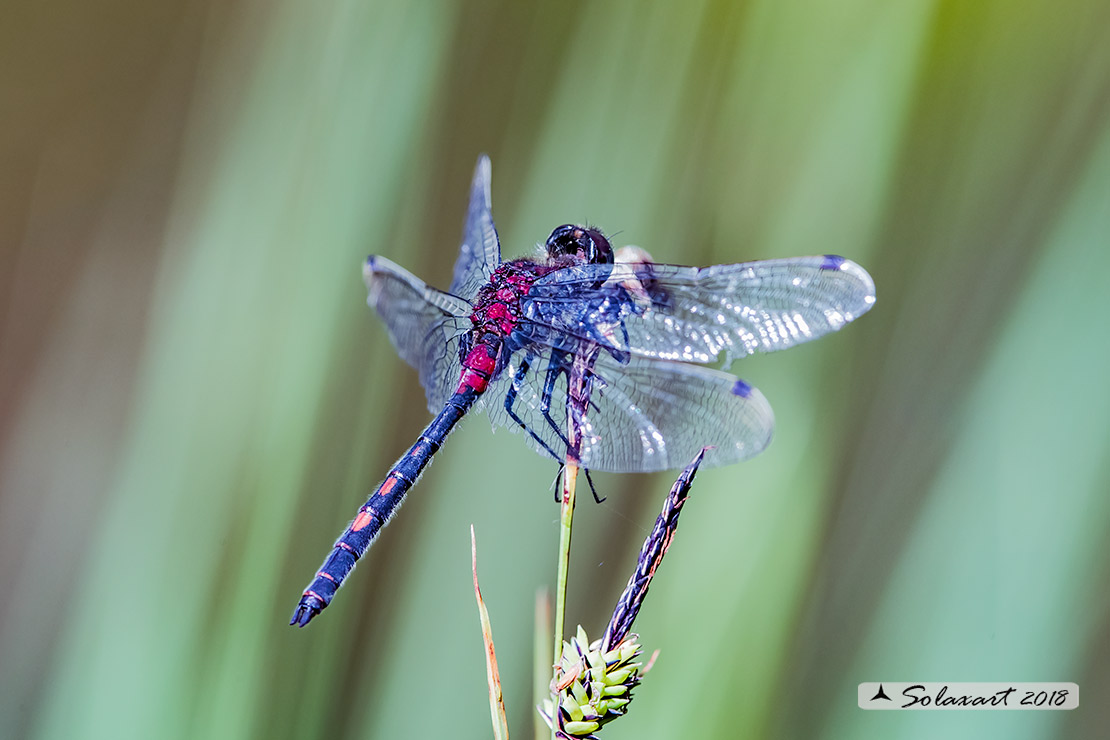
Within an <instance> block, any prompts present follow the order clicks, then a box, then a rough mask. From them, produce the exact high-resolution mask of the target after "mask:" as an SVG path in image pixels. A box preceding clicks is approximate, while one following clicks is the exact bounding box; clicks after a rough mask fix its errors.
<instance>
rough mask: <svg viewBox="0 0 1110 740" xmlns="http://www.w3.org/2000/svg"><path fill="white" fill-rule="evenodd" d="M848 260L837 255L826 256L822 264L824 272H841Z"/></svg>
mask: <svg viewBox="0 0 1110 740" xmlns="http://www.w3.org/2000/svg"><path fill="white" fill-rule="evenodd" d="M845 262H847V260H845V259H844V258H843V257H838V256H837V255H835V254H826V255H825V259H824V261H822V262H821V269H822V270H839V269H840V267H841V265H843V264H844V263H845Z"/></svg>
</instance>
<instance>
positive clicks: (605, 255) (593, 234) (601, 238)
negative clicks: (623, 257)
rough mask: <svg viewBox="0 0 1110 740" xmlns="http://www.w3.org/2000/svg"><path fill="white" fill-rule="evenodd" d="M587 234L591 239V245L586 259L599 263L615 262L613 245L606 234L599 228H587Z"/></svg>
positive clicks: (608, 263) (609, 263)
mask: <svg viewBox="0 0 1110 740" xmlns="http://www.w3.org/2000/svg"><path fill="white" fill-rule="evenodd" d="M586 236H587V238H588V239H589V241H590V247H589V249H588V250H587V252H586V260H587V261H588V262H591V263H593V264H599V265H611V264H613V261H614V257H613V246H612V245H611V244H610V243H609V240H608V239H606V238H605V235H604V234H602V233H601V232H600V231H598V230H597V229H586Z"/></svg>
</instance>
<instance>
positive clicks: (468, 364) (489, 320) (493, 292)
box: [459, 259, 557, 393]
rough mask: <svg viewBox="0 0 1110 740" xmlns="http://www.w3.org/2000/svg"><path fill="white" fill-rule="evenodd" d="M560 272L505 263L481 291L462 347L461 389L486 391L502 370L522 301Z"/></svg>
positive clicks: (540, 265)
mask: <svg viewBox="0 0 1110 740" xmlns="http://www.w3.org/2000/svg"><path fill="white" fill-rule="evenodd" d="M555 269H557V266H556V265H548V264H543V263H540V262H536V261H535V260H530V259H516V260H510V261H509V262H503V263H502V264H500V265H498V267H497V269H496V270H494V271H493V274H492V275H490V277H489V280H488V281H486V283H485V284H484V285H483V286H482V287H481V288H479V289H478V294H477V295H476V296H475V297H474V310H473V311H472V312H471V314H470V323H471V329H470V331H469V332H468V334H467V337H466V339H465V340H464V341H463V343H462V346H461V348H460V354H461V358H460V359H461V361H462V372H461V374H460V377H459V389H460V390H461V389H463V388H464V387H467V388H472V389H474V390H476V391H478V392H479V393H480V392H482V391H484V390H485V389H486V387H487V386H488V385H489V382H490V380H492V379H493V377H494V376H495V375H496V374H497V373H498V372H499V371H500V369H501V367H500V366H501V364H502V362H501V359H502V357H503V355H504V347H505V340H506V339H507V338H508V337H509V335H511V334H512V333H513V332H514V331H515V330H516V328H517V325H518V324H519V323H520V321H521V320H522V318H523V311H522V309H521V305H520V304H521V300H522V299H523V298H524V296H525V295H526V294H527V293H528V291H529V290H531V288H532V284H533V283H534V282H536V280H538V279H539V278H541V277H543V276H544V275H546V274H548V273H550V272H552V271H554V270H555Z"/></svg>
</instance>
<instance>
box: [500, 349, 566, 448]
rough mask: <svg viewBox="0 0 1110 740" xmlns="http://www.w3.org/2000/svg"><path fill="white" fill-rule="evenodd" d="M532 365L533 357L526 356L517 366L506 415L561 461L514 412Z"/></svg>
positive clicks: (564, 439) (507, 395) (564, 438)
mask: <svg viewBox="0 0 1110 740" xmlns="http://www.w3.org/2000/svg"><path fill="white" fill-rule="evenodd" d="M531 363H532V355H530V354H528V355H525V356H524V359H523V360H521V361H520V365H519V366H517V368H516V370H515V372H513V377H512V381H511V382H510V383H509V392H508V393H506V394H505V413H507V414H508V415H509V418H510V419H512V420H513V421H515V422H516V423H517V425H519V426H520V428H521V429H523V430H524V431H526V432H528V436H530V437H531V438H532V439H534V440H535V441H536V444H538V445H539V446H540V447H542V448H543V450H544V452H546V453H547V454H549V455H551V457H553V458H555V459H556V460H559V459H560V458H559V454H558V453H557V452H555V450H553V449H551V447H549V446H548V444H547V443H546V442H544V441H543V440H542V439H540V436H539V435H538V434H536V433H535V431H533V430H532V428H531V427H530V426H528V425H527V424H525V423H524V420H523V419H521V418H520V417H519V416H517V413H516V412H515V411H513V406H515V405H516V397H517V389H518V388H519V387H520V384H521V383H522V382H523V381H524V376H525V375H526V374H527V373H528V368H529V367H530V366H531ZM556 431H558V430H556ZM560 437H561V438H562V440H563V444H566V437H563V436H562V435H561V434H560Z"/></svg>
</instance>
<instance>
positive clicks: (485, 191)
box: [449, 154, 501, 301]
mask: <svg viewBox="0 0 1110 740" xmlns="http://www.w3.org/2000/svg"><path fill="white" fill-rule="evenodd" d="M491 208H492V201H491V199H490V161H489V157H487V156H486V155H484V154H483V155H482V156H480V157H478V164H477V165H476V166H475V167H474V180H473V181H472V182H471V183H470V205H469V206H468V208H467V210H466V225H465V226H464V227H463V240H462V246H461V247H459V258H458V259H457V260H456V261H455V275H454V278H453V279H452V280H451V288H450V291H449V292H450V293H451V294H452V295H456V296H459V297H460V298H465V299H466V300H468V301H472V300H474V296H475V295H477V293H478V288H480V287H481V286H482V284H483V283H485V282H486V281H487V280H488V279H489V276H490V275H492V274H493V271H494V270H495V269H496V268H497V265H498V264H500V263H501V244H500V242H499V241H498V239H497V229H495V228H494V226H493V213H492V211H491Z"/></svg>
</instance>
